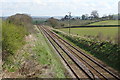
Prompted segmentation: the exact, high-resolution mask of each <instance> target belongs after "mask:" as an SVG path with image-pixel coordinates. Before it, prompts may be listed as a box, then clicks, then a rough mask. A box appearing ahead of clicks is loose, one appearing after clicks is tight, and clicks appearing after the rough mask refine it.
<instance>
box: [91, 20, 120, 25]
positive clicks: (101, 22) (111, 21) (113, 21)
mask: <svg viewBox="0 0 120 80" xmlns="http://www.w3.org/2000/svg"><path fill="white" fill-rule="evenodd" d="M89 25H118V20H106V21H100V22H95V23H92V24H89Z"/></svg>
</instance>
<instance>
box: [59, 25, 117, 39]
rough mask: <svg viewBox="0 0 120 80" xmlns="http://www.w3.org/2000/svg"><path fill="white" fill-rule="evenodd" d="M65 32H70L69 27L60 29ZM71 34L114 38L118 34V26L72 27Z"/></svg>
mask: <svg viewBox="0 0 120 80" xmlns="http://www.w3.org/2000/svg"><path fill="white" fill-rule="evenodd" d="M59 30H61V31H63V32H66V33H69V28H62V29H59ZM70 34H73V35H79V36H94V37H96V36H101V37H102V39H105V40H106V38H108V37H109V39H112V40H114V39H115V38H116V37H117V35H118V28H117V27H89V28H71V29H70Z"/></svg>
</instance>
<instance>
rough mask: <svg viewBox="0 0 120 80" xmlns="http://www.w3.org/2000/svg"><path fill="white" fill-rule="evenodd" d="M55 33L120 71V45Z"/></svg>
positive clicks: (56, 31)
mask: <svg viewBox="0 0 120 80" xmlns="http://www.w3.org/2000/svg"><path fill="white" fill-rule="evenodd" d="M53 31H54V32H55V33H57V34H59V35H61V36H63V37H65V38H66V39H68V40H69V41H71V42H73V43H74V44H75V45H77V46H79V47H80V48H82V49H84V50H86V51H88V52H90V53H91V54H92V55H93V56H95V57H97V58H98V59H100V60H102V61H103V62H105V63H106V64H108V65H109V66H111V67H113V68H115V69H117V70H118V71H120V67H119V64H120V45H119V44H113V43H111V42H107V41H98V40H96V39H90V38H85V37H80V36H79V37H78V36H73V35H68V34H65V33H63V32H61V31H58V30H55V29H53Z"/></svg>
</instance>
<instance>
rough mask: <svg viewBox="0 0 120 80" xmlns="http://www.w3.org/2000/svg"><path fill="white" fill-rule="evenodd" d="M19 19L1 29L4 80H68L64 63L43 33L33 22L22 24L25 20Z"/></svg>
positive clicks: (9, 22) (5, 22)
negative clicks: (24, 79)
mask: <svg viewBox="0 0 120 80" xmlns="http://www.w3.org/2000/svg"><path fill="white" fill-rule="evenodd" d="M18 16H21V17H16V18H15V17H14V16H13V17H12V18H11V19H9V20H10V21H4V22H3V25H2V48H3V49H2V55H3V56H2V58H3V66H2V67H3V78H4V77H8V78H23V77H24V78H26V77H40V78H48V77H51V78H65V69H64V68H63V67H62V63H61V62H60V61H59V59H58V56H57V55H55V53H54V51H53V50H52V48H51V47H50V45H48V43H47V41H46V39H45V38H44V36H43V35H42V34H41V32H39V31H38V30H37V29H35V30H34V27H33V25H30V24H31V23H30V22H27V23H28V24H29V25H28V24H27V23H25V22H24V23H23V22H21V23H19V18H21V19H23V21H26V18H25V17H23V15H18ZM15 19H17V20H15ZM21 19H20V20H21ZM12 20H15V22H12ZM27 21H28V20H27ZM30 26H32V27H30ZM28 31H29V32H28ZM37 32H38V33H37Z"/></svg>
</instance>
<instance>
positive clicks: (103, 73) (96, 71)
mask: <svg viewBox="0 0 120 80" xmlns="http://www.w3.org/2000/svg"><path fill="white" fill-rule="evenodd" d="M38 29H40V30H41V31H42V33H43V35H44V36H46V37H47V38H48V40H49V41H50V43H51V44H52V45H53V46H54V48H55V50H56V51H57V52H58V53H59V55H60V56H61V57H62V59H63V60H64V61H65V63H66V64H67V66H68V67H69V68H70V70H71V71H72V72H73V74H74V76H75V77H76V78H78V79H79V78H86V79H91V80H93V79H100V80H109V79H114V80H119V79H120V78H119V76H117V75H115V74H114V73H112V72H111V71H109V70H108V69H107V68H105V67H104V66H102V65H101V64H99V63H98V62H97V61H95V60H94V59H92V58H91V57H90V56H89V55H87V54H85V53H83V52H81V51H80V50H79V49H77V48H76V47H74V46H73V45H71V44H70V43H68V42H67V41H65V40H63V39H62V38H61V37H59V36H58V35H57V34H56V33H54V32H52V31H50V30H49V29H47V28H45V27H42V26H38Z"/></svg>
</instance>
